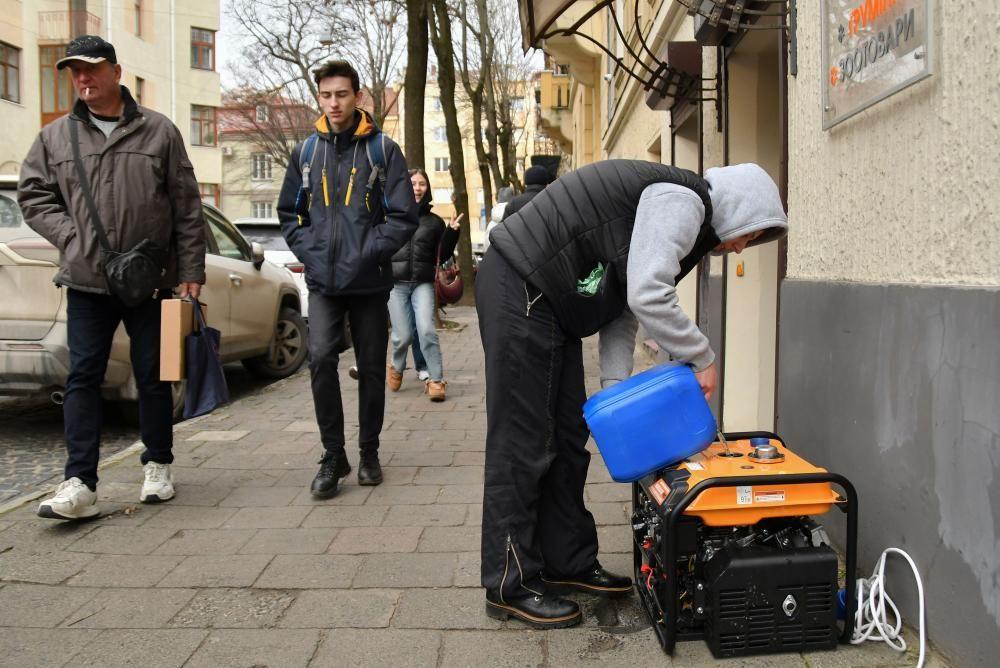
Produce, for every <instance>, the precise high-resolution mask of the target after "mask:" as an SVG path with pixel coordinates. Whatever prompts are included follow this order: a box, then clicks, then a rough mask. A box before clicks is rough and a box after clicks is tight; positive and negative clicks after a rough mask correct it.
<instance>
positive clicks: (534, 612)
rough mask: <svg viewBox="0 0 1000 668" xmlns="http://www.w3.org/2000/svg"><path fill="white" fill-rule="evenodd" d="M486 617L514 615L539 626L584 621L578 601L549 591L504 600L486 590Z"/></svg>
mask: <svg viewBox="0 0 1000 668" xmlns="http://www.w3.org/2000/svg"><path fill="white" fill-rule="evenodd" d="M486 616H487V617H492V618H493V619H499V620H505V619H508V618H510V617H513V618H514V619H517V620H519V621H522V622H524V623H525V624H527V625H528V626H531V627H533V628H536V629H564V628H566V627H569V626H576V625H577V624H579V623H580V622H581V621H582V620H583V614H582V613H581V612H580V606H579V605H577V604H576V603H575V602H574V601H570V600H568V599H565V598H560V597H559V596H556V595H555V594H549V593H545V594H542V595H540V596H526V597H524V598H516V599H513V600H511V599H508V600H500V597H499V596H497V595H495V594H492V593H490V592H486Z"/></svg>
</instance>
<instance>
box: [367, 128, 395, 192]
mask: <svg viewBox="0 0 1000 668" xmlns="http://www.w3.org/2000/svg"><path fill="white" fill-rule="evenodd" d="M365 154H366V155H367V156H368V166H369V167H371V171H372V174H371V176H369V177H368V192H369V193H370V192H371V191H372V189H373V188H374V186H375V182H376V181H378V184H379V188H380V189H381V190H382V205H383V207H384V208H385V209H386V210H388V208H389V198H388V197H387V196H386V194H385V183H386V171H387V169H388V167H387V166H386V163H385V133H384V132H376V133H375V134H373V135H371V136H370V137H368V139H367V140H366V141H365Z"/></svg>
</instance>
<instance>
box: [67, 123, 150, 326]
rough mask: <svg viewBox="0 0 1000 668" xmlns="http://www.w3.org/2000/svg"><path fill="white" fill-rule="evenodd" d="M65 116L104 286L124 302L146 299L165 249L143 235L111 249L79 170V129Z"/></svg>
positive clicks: (133, 303)
mask: <svg viewBox="0 0 1000 668" xmlns="http://www.w3.org/2000/svg"><path fill="white" fill-rule="evenodd" d="M78 122H79V121H75V120H73V119H72V118H71V119H69V138H70V142H71V143H72V145H73V164H74V165H75V167H76V178H77V180H78V181H79V182H80V191H81V192H82V193H83V199H84V201H85V202H86V203H87V210H88V211H89V212H90V222H91V224H92V225H93V226H94V230H95V231H96V232H97V240H98V242H100V244H101V264H100V266H101V270H102V271H103V272H104V278H105V279H106V280H107V282H108V289H109V290H110V291H111V293H112V294H113V295H115V296H116V297H118V299H120V300H121V301H122V303H123V304H125V306H128V307H130V308H131V307H135V306H138V305H139V304H141V303H142V302H144V301H146V300H147V299H149V297H150V296H151V295H152V294H153V292H155V291H156V289H157V288H158V287H160V279H161V278H162V277H163V275H164V273H165V271H166V270H165V269H164V266H165V265H166V260H167V251H166V249H164V248H162V247H160V246H157V245H156V244H155V243H153V242H152V241H150V240H149V239H143V240H142V241H140V242H139V243H138V244H136V245H135V247H133V248H132V249H131V250H128V251H125V252H124V253H119V252H117V251H114V250H112V249H111V244H110V243H108V237H107V234H105V232H104V226H103V225H102V224H101V219H100V217H99V216H98V214H97V204H95V203H94V194H93V193H92V192H91V190H90V181H88V180H87V175H86V174H84V172H83V161H82V160H81V159H80V133H79V130H78V129H77V123H78Z"/></svg>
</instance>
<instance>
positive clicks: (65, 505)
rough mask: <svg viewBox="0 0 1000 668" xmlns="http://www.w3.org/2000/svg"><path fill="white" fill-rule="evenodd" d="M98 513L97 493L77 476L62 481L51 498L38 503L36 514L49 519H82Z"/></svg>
mask: <svg viewBox="0 0 1000 668" xmlns="http://www.w3.org/2000/svg"><path fill="white" fill-rule="evenodd" d="M100 514H101V511H100V509H99V508H98V507H97V493H96V492H91V491H90V488H89V487H87V486H86V485H85V484H83V481H82V480H80V479H79V478H70V479H69V480H64V481H62V482H61V483H59V486H58V487H56V493H55V495H54V496H52V498H49V499H45V500H44V501H42V502H41V503H40V504H38V516H39V517H46V518H48V519H51V520H83V519H88V518H90V517H97V516H98V515H100Z"/></svg>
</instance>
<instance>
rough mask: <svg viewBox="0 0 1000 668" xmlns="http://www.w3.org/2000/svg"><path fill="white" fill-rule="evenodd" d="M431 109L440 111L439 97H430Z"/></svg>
mask: <svg viewBox="0 0 1000 668" xmlns="http://www.w3.org/2000/svg"><path fill="white" fill-rule="evenodd" d="M431 111H441V98H439V97H432V98H431Z"/></svg>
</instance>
